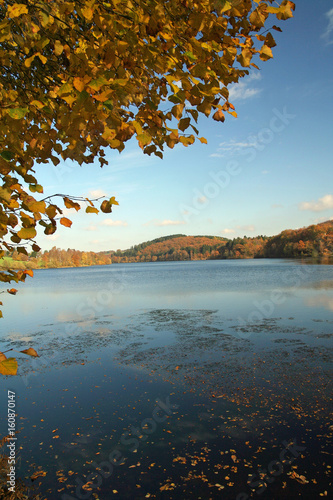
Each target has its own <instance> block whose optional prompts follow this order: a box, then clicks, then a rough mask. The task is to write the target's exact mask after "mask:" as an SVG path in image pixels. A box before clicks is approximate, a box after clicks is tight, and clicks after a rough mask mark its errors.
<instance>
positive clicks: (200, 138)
mask: <svg viewBox="0 0 333 500" xmlns="http://www.w3.org/2000/svg"><path fill="white" fill-rule="evenodd" d="M199 141H200V142H202V144H208V143H207V139H205V138H204V137H199Z"/></svg>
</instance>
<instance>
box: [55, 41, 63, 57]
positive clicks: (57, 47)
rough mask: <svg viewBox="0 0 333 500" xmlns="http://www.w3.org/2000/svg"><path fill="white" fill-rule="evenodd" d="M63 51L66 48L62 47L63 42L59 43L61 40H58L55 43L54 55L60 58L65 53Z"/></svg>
mask: <svg viewBox="0 0 333 500" xmlns="http://www.w3.org/2000/svg"><path fill="white" fill-rule="evenodd" d="M63 50H64V46H63V45H62V43H61V42H59V40H56V41H55V42H54V53H55V55H56V56H60V55H61V54H62V53H63Z"/></svg>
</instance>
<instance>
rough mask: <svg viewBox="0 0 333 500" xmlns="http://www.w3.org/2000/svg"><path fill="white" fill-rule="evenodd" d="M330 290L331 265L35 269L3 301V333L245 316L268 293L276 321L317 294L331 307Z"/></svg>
mask: <svg viewBox="0 0 333 500" xmlns="http://www.w3.org/2000/svg"><path fill="white" fill-rule="evenodd" d="M331 283H333V266H319V265H311V266H305V265H299V264H298V263H295V262H291V261H282V260H274V261H272V260H251V261H248V260H243V261H202V262H175V263H173V262H170V263H153V264H152V263H147V264H144V263H142V264H127V265H126V264H121V265H112V266H109V267H107V266H96V267H92V268H81V269H55V270H41V271H36V272H35V277H34V278H33V279H30V278H27V282H26V283H25V284H19V285H17V288H18V289H19V294H18V295H16V296H15V297H14V296H6V295H4V296H3V297H4V307H3V309H4V316H5V318H4V320H3V321H2V324H1V331H2V332H6V331H7V332H8V331H12V330H18V331H22V333H23V332H24V331H28V330H29V329H30V328H35V327H36V325H38V324H43V323H44V324H45V323H48V324H50V323H57V322H67V321H77V320H80V321H84V320H87V319H94V318H98V317H99V316H100V315H103V314H116V315H122V316H126V315H127V314H128V311H129V310H131V311H133V310H140V309H144V308H163V307H169V308H175V307H181V308H191V309H192V308H193V309H196V308H198V307H202V308H210V309H214V308H216V309H218V310H219V311H220V312H221V313H222V314H230V315H231V316H235V317H238V316H239V315H242V316H244V315H245V316H247V315H248V314H250V312H251V311H252V310H256V309H257V308H258V306H256V305H255V304H257V303H258V302H262V301H263V300H270V299H271V297H270V295H271V293H272V292H273V291H274V290H279V291H281V292H282V296H283V297H282V299H281V300H280V302H279V304H275V303H274V302H273V304H274V311H275V312H274V315H276V314H277V315H279V314H288V313H289V311H291V310H292V309H293V308H295V307H296V308H298V309H300V308H302V309H304V304H303V303H300V302H299V300H298V299H299V298H300V297H302V296H303V295H304V294H306V300H307V303H308V302H309V300H310V302H309V304H308V305H311V307H314V304H315V301H314V299H316V297H317V296H318V292H319V291H320V292H321V296H325V297H327V301H328V304H329V300H330V297H332V293H333V290H332V288H331V287H330V284H331ZM321 284H322V287H323V288H321ZM323 293H324V295H323ZM323 300H324V299H320V303H318V306H319V307H321V306H322V305H323V303H324V302H323ZM321 309H322V307H321ZM294 312H295V311H294ZM303 312H304V311H302V313H303ZM313 312H314V311H313ZM295 313H296V312H295Z"/></svg>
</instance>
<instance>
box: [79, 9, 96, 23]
mask: <svg viewBox="0 0 333 500" xmlns="http://www.w3.org/2000/svg"><path fill="white" fill-rule="evenodd" d="M81 12H82V14H83V15H84V17H85V18H86V19H87V20H88V21H91V20H92V18H93V15H94V9H92V8H91V7H85V8H83V9H81Z"/></svg>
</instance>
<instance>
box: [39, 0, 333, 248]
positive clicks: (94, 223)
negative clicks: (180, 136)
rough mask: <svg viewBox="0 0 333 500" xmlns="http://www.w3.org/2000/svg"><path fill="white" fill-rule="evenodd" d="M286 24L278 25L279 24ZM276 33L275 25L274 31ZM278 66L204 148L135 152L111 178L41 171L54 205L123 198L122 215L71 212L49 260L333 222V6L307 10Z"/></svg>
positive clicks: (246, 82) (242, 89)
mask: <svg viewBox="0 0 333 500" xmlns="http://www.w3.org/2000/svg"><path fill="white" fill-rule="evenodd" d="M274 22H275V21H274ZM272 24H273V23H272ZM275 24H279V25H280V26H281V28H282V29H283V33H278V32H274V37H275V40H276V42H277V47H275V48H274V49H273V54H274V58H273V59H271V60H270V61H268V62H265V63H264V62H262V61H260V62H259V63H258V62H257V61H256V62H257V63H258V65H259V66H260V71H256V70H255V71H253V72H251V74H250V75H249V76H248V77H245V78H244V79H243V80H242V81H241V83H239V84H237V85H235V86H233V87H232V88H231V90H230V92H231V99H230V100H231V102H232V103H233V104H234V105H235V107H236V111H237V113H238V118H233V117H228V118H227V119H226V121H225V123H220V122H215V121H213V120H212V119H211V118H210V119H207V118H206V117H202V118H201V119H200V120H199V130H200V136H204V137H206V138H207V140H208V145H205V144H201V143H200V142H199V141H197V142H196V143H195V145H193V146H191V147H188V148H184V147H183V146H181V145H179V146H178V147H177V146H176V147H175V148H174V149H173V150H167V149H166V151H165V155H164V159H163V160H160V159H159V158H153V157H148V156H147V155H144V154H143V153H142V151H141V150H140V148H139V147H138V146H137V143H136V141H130V142H128V143H127V148H125V150H124V151H123V152H122V153H121V154H119V153H118V152H117V151H109V152H107V158H108V160H109V166H106V167H104V168H103V169H101V168H100V167H99V166H97V165H88V166H83V167H80V166H77V165H73V164H71V163H66V164H65V163H61V164H60V165H59V166H58V167H54V166H53V165H41V166H37V167H36V172H37V178H38V179H39V181H40V183H41V184H42V185H43V186H44V192H45V193H46V195H50V194H53V193H59V192H60V193H65V194H71V195H76V196H99V195H102V194H107V195H109V196H113V195H114V196H116V199H117V200H118V201H119V207H115V209H114V210H113V213H112V214H99V215H96V214H85V213H84V212H83V210H82V214H81V212H79V213H78V214H76V213H74V212H73V211H68V212H67V211H66V212H67V213H66V215H67V216H68V217H69V218H71V219H72V220H73V225H72V228H71V229H68V228H64V227H60V228H59V230H58V231H57V232H56V233H55V234H54V235H52V236H49V237H46V236H44V235H40V236H38V238H37V241H38V243H39V245H40V246H42V249H43V250H47V249H50V248H51V247H52V246H57V247H59V248H65V249H67V248H76V249H78V250H93V251H101V250H111V249H112V250H116V249H118V248H121V249H125V248H129V247H130V246H132V245H134V244H138V243H141V242H142V241H146V240H150V239H154V238H158V237H160V236H165V235H169V234H176V233H182V234H187V235H204V234H205V235H217V236H226V237H228V238H234V237H237V236H244V235H247V236H256V235H258V234H266V235H273V234H277V233H279V232H280V231H282V230H283V229H286V228H299V227H303V226H307V225H310V224H313V223H317V222H321V221H324V220H328V219H330V218H332V217H333V170H332V158H333V127H332V116H333V65H332V60H333V6H332V3H331V2H328V1H327V0H318V1H317V2H315V3H314V2H313V0H298V1H296V11H295V17H294V18H293V19H291V20H288V21H284V22H282V21H281V22H279V23H276V22H275Z"/></svg>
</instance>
